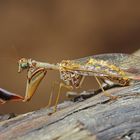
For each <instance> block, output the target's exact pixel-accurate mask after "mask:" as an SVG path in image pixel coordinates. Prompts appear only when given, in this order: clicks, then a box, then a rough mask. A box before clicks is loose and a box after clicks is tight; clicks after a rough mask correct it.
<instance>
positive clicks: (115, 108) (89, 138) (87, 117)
mask: <svg viewBox="0 0 140 140" xmlns="http://www.w3.org/2000/svg"><path fill="white" fill-rule="evenodd" d="M107 92H108V93H112V95H114V96H115V95H117V96H120V98H118V99H117V100H114V101H112V100H110V98H108V97H105V96H104V95H103V93H100V94H95V95H94V92H93V91H86V92H85V93H87V94H92V95H93V96H92V97H90V98H88V99H86V100H83V99H82V100H81V97H83V96H80V97H79V98H77V99H78V100H76V101H75V102H73V101H66V102H64V103H62V104H59V106H58V111H57V112H56V113H54V114H52V115H49V114H50V112H51V111H52V108H50V109H46V108H43V109H40V110H37V111H34V112H29V113H27V114H23V115H19V116H17V117H15V118H12V119H9V120H4V121H1V122H0V139H1V140H8V139H9V140H12V139H14V140H25V139H26V140H32V139H40V140H85V139H86V140H94V139H95V140H96V139H97V140H120V139H121V140H139V139H140V96H139V95H140V83H136V84H134V85H131V86H128V87H117V88H112V89H109V90H107ZM79 99H80V100H79Z"/></svg>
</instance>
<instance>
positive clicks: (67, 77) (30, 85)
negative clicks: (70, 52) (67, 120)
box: [18, 53, 140, 112]
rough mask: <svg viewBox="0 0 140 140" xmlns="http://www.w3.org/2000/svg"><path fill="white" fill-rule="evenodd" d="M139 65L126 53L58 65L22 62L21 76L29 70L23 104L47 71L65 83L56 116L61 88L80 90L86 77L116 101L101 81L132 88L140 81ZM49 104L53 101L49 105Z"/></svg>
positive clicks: (69, 61)
mask: <svg viewBox="0 0 140 140" xmlns="http://www.w3.org/2000/svg"><path fill="white" fill-rule="evenodd" d="M139 62H140V57H138V56H134V55H129V54H123V53H111V54H99V55H93V56H88V57H85V58H80V59H76V60H62V61H61V62H60V63H57V64H50V63H46V62H39V61H36V60H33V59H26V58H21V59H20V60H19V61H18V66H19V69H18V72H21V71H22V70H24V69H27V72H28V73H27V85H26V93H25V98H24V101H29V100H30V99H31V98H32V96H33V95H34V93H35V91H36V89H37V87H38V86H39V84H40V82H41V81H42V79H43V78H44V76H45V75H46V73H47V71H48V70H58V71H59V73H60V79H61V80H62V81H63V82H61V83H60V84H59V90H58V93H57V98H56V101H55V105H54V112H55V111H56V110H57V104H58V101H59V98H60V93H61V89H62V87H66V88H68V89H69V90H72V89H76V88H79V87H81V85H82V83H83V81H84V78H85V77H86V76H93V77H95V79H96V81H97V83H98V84H99V86H100V88H101V89H102V91H103V93H104V94H105V96H108V97H110V98H111V99H116V97H115V96H112V95H110V94H109V93H107V92H106V91H104V89H103V87H102V86H101V83H100V80H99V79H101V80H102V81H105V80H106V79H107V80H110V81H112V82H113V83H116V84H118V85H121V86H127V85H130V84H131V81H133V80H136V81H139V80H140V64H139ZM50 102H51V99H50V100H49V104H50Z"/></svg>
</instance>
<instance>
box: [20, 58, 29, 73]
mask: <svg viewBox="0 0 140 140" xmlns="http://www.w3.org/2000/svg"><path fill="white" fill-rule="evenodd" d="M27 68H29V63H28V59H26V58H21V59H20V60H19V61H18V72H21V71H22V70H24V69H27Z"/></svg>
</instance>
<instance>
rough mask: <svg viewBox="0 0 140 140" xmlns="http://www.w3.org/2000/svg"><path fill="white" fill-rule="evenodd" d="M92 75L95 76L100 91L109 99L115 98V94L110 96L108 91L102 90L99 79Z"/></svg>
mask: <svg viewBox="0 0 140 140" xmlns="http://www.w3.org/2000/svg"><path fill="white" fill-rule="evenodd" d="M94 77H95V79H96V81H97V83H98V85H99V87H100V88H101V90H102V92H103V93H104V95H105V96H107V97H110V99H113V100H114V99H116V98H117V96H112V95H111V94H110V93H108V92H106V91H105V90H104V88H103V87H102V85H101V83H100V81H99V79H98V78H97V76H94Z"/></svg>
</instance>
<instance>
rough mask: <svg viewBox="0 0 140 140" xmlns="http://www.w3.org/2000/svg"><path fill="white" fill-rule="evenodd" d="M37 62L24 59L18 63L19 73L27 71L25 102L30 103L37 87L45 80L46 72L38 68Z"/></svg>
mask: <svg viewBox="0 0 140 140" xmlns="http://www.w3.org/2000/svg"><path fill="white" fill-rule="evenodd" d="M36 63H37V62H36V61H35V60H32V59H26V58H22V59H20V60H19V61H18V67H19V69H18V72H21V71H23V70H24V69H27V72H28V73H27V85H26V93H25V98H24V101H29V100H30V99H31V97H32V96H33V95H34V93H35V91H36V89H37V87H38V86H39V84H40V82H41V81H42V79H43V78H44V76H45V74H46V72H47V71H46V70H45V69H44V68H42V67H37V66H36Z"/></svg>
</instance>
